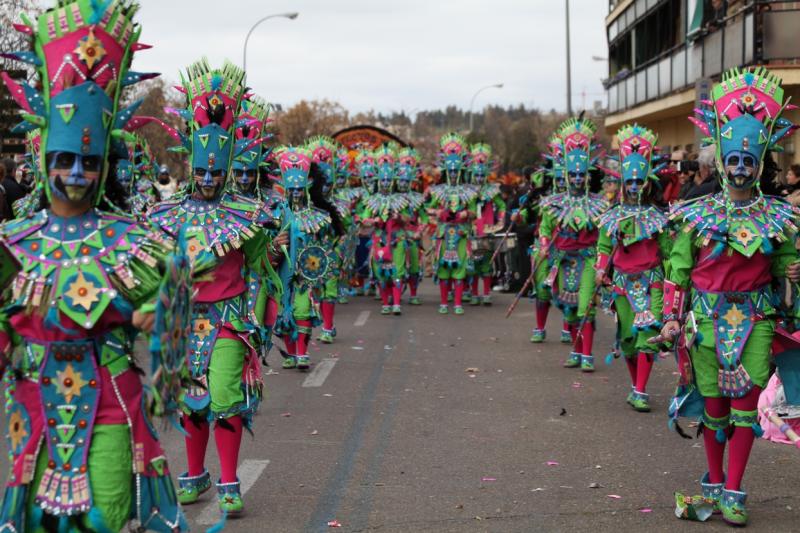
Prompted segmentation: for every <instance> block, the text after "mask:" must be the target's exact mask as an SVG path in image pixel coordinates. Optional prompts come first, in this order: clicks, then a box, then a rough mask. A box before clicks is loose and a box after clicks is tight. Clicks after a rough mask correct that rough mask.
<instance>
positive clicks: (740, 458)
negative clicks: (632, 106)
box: [662, 68, 800, 526]
mask: <svg viewBox="0 0 800 533" xmlns="http://www.w3.org/2000/svg"><path fill="white" fill-rule="evenodd" d="M788 100H789V99H788V97H786V96H785V94H784V89H783V88H782V87H781V81H780V79H778V78H777V77H776V76H775V75H774V74H772V73H770V72H769V71H767V70H766V69H764V68H757V69H755V70H752V71H750V70H739V69H732V70H730V71H728V72H727V73H725V74H723V76H722V80H721V81H720V82H719V83H717V84H715V85H714V86H713V88H712V89H711V98H710V101H708V102H705V103H704V104H703V106H702V108H701V109H698V110H697V111H696V114H697V117H696V118H693V119H692V122H694V124H695V125H696V126H697V127H698V128H699V129H700V130H701V131H702V132H703V133H704V134H705V135H707V136H708V138H709V140H711V141H713V142H714V143H715V146H716V154H717V158H716V164H717V170H718V172H719V175H720V178H721V180H722V183H723V190H722V192H721V193H717V194H714V195H710V196H705V197H701V198H698V199H697V200H695V201H691V202H688V203H684V204H678V205H676V206H675V207H674V208H673V210H672V212H671V214H670V218H671V219H672V220H673V221H674V223H675V225H676V234H677V238H676V240H675V242H674V244H673V247H672V252H671V254H670V257H669V263H668V271H667V280H666V281H665V285H664V321H665V324H664V327H663V329H662V336H663V338H666V339H668V340H669V339H673V338H674V337H675V336H676V335H677V332H678V330H679V328H680V327H681V325H682V324H683V325H684V329H683V332H682V333H683V334H684V335H682V339H685V340H682V341H681V343H680V344H679V346H682V345H685V346H686V348H688V358H689V359H690V361H691V363H690V364H691V376H693V378H692V379H689V378H688V375H687V374H686V370H687V366H688V365H689V362H688V361H686V364H685V365H684V364H680V365H679V368H680V370H681V371H682V373H683V380H684V383H685V384H686V385H687V386H688V389H687V390H689V391H691V389H694V388H696V391H699V394H700V395H701V396H702V399H703V401H702V405H703V406H704V409H703V412H702V428H703V441H704V444H705V450H706V459H707V461H708V472H706V473H705V475H703V477H702V480H701V486H702V490H703V495H704V496H705V497H706V498H709V499H711V500H713V501H714V505H715V508H717V509H719V510H720V511H721V512H722V517H723V519H724V520H725V521H726V522H728V523H729V524H732V525H737V526H742V525H745V524H746V523H747V518H748V512H747V509H746V507H745V503H746V500H747V493H746V492H745V491H744V489H743V487H742V478H743V476H744V472H745V467H746V466H747V461H748V458H749V456H750V450H751V448H752V446H753V440H754V437H755V436H756V435H760V427H759V425H758V418H757V411H756V408H757V403H758V397H759V393H760V391H761V390H762V389H763V388H764V386H765V385H766V384H767V380H768V378H769V373H770V345H771V343H772V339H773V335H774V328H775V321H774V316H775V314H776V309H775V308H774V307H773V301H774V300H773V291H771V288H770V282H771V281H773V280H776V279H778V278H783V277H786V278H788V279H789V280H790V281H792V282H797V281H798V279H800V264H798V263H797V261H798V255H797V251H796V249H795V247H794V238H795V235H796V230H797V226H796V223H797V211H796V210H795V209H793V208H792V207H791V206H790V205H789V204H787V203H785V202H784V201H782V200H780V199H777V198H772V197H765V196H763V195H762V194H761V191H760V188H759V177H760V175H761V171H762V168H763V165H764V158H765V154H766V152H767V151H769V150H773V151H774V150H776V149H778V148H779V147H778V146H777V143H778V142H780V141H781V140H782V139H784V138H785V137H787V136H788V135H790V134H792V133H793V132H794V130H795V128H796V126H795V125H794V124H792V123H791V122H790V121H789V120H788V118H787V117H786V114H785V111H786V110H787V109H788V108H790V106H789V102H788ZM694 333H696V334H694ZM680 354H683V355H687V354H686V352H683V351H681V352H679V355H680ZM781 370H783V369H781ZM781 377H783V378H785V377H786V375H784V374H783V373H782V374H781ZM673 405H675V406H676V407H680V408H681V409H676V410H675V412H674V416H678V415H680V414H684V413H685V411H684V409H685V408H686V407H687V406H688V403H687V402H684V401H683V398H676V399H675V400H674V401H673ZM726 445H727V447H728V463H727V472H726V471H725V469H724V467H723V455H724V452H725V448H726Z"/></svg>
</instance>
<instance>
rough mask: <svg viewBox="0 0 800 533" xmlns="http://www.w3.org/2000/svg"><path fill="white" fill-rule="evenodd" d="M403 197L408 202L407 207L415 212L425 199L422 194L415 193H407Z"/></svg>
mask: <svg viewBox="0 0 800 533" xmlns="http://www.w3.org/2000/svg"><path fill="white" fill-rule="evenodd" d="M405 195H406V200H408V206H409V207H410V208H411V209H413V210H415V211H416V210H417V209H419V208H420V207H421V206H422V204H423V202H424V199H425V197H424V196H423V194H422V193H419V192H417V191H408V192H407V193H405Z"/></svg>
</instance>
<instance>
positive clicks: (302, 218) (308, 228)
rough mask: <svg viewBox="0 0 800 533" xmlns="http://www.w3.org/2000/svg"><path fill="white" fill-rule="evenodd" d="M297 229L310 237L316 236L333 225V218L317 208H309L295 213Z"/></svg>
mask: <svg viewBox="0 0 800 533" xmlns="http://www.w3.org/2000/svg"><path fill="white" fill-rule="evenodd" d="M294 219H295V221H296V223H297V228H298V229H299V230H300V231H301V232H302V233H306V234H309V235H314V234H316V233H319V232H320V231H322V230H324V229H325V228H326V227H329V226H330V225H331V223H332V220H331V216H330V215H329V214H328V213H326V212H325V211H323V210H322V209H317V208H316V207H307V208H305V209H302V210H300V211H295V212H294Z"/></svg>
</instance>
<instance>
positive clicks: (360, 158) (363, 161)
mask: <svg viewBox="0 0 800 533" xmlns="http://www.w3.org/2000/svg"><path fill="white" fill-rule="evenodd" d="M355 165H356V169H357V171H358V178H359V180H360V181H361V186H360V189H361V195H360V198H359V203H358V207H357V208H356V213H359V212H360V211H361V210H362V209H363V204H364V202H366V201H367V198H369V197H370V196H371V195H373V194H375V187H376V179H375V177H376V174H377V171H376V168H375V157H374V156H373V153H372V150H370V149H367V148H362V149H360V150H359V151H358V153H357V154H356V157H355ZM358 236H359V245H358V247H359V249H361V250H362V251H364V250H366V255H367V258H366V260H364V261H361V262H360V264H358V265H356V272H358V277H359V278H360V282H361V284H362V290H363V293H364V296H367V295H369V294H370V292H371V291H374V295H375V299H376V300H380V299H381V296H380V290H379V289H378V288H377V281H376V279H375V275H374V273H373V272H372V261H371V260H370V258H371V256H370V253H371V252H370V251H371V240H372V229H371V228H366V227H364V226H362V225H359V233H358ZM357 262H358V260H357ZM365 274H366V275H365Z"/></svg>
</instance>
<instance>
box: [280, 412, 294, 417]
mask: <svg viewBox="0 0 800 533" xmlns="http://www.w3.org/2000/svg"><path fill="white" fill-rule="evenodd" d="M281 416H282V417H284V418H289V417H290V416H292V413H281Z"/></svg>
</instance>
